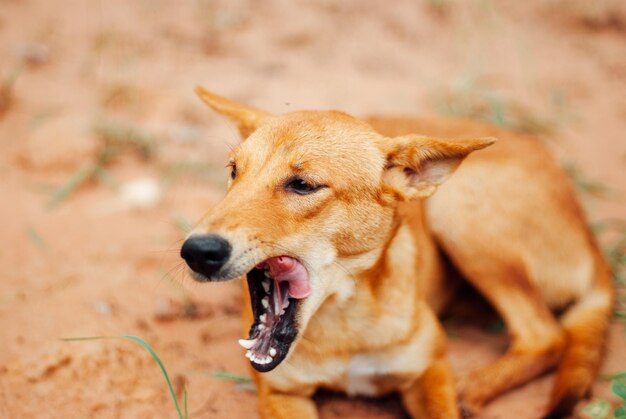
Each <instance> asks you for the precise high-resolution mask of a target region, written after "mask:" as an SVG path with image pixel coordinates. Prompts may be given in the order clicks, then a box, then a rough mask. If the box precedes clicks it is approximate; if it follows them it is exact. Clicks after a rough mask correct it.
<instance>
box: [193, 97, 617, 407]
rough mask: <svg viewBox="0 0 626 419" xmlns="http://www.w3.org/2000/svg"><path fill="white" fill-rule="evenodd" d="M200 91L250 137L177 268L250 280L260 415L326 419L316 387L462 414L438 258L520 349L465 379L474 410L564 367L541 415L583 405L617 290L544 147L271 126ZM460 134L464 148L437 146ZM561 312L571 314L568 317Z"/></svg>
mask: <svg viewBox="0 0 626 419" xmlns="http://www.w3.org/2000/svg"><path fill="white" fill-rule="evenodd" d="M198 94H199V95H200V97H201V98H202V99H203V100H204V101H205V102H206V103H207V104H208V105H209V106H211V107H212V108H213V109H215V110H216V111H217V112H220V113H222V114H224V115H226V116H228V117H230V118H231V119H233V120H234V121H235V122H237V124H238V125H239V128H240V131H241V134H242V137H243V138H244V139H245V141H244V142H243V143H242V144H241V145H240V146H239V147H238V148H237V149H235V150H234V152H233V154H232V157H231V162H230V166H231V169H232V174H231V178H232V180H231V184H230V187H229V191H228V194H227V195H226V197H225V198H224V200H223V201H222V202H221V203H220V204H219V205H217V206H216V207H215V208H213V209H212V211H211V212H210V213H209V214H208V215H207V216H206V217H205V218H204V219H203V220H202V221H201V222H200V223H199V225H198V227H197V228H196V229H195V230H194V231H193V233H191V234H190V236H189V237H188V239H187V240H186V241H185V243H184V244H183V248H182V249H181V255H182V257H183V258H184V259H185V260H186V261H187V263H188V264H189V266H190V268H191V270H192V274H193V276H194V278H195V279H197V280H199V281H223V280H229V279H233V278H238V277H241V276H245V277H246V279H247V280H246V281H244V284H245V285H247V291H248V292H245V293H244V295H246V296H249V298H246V303H245V307H246V310H245V316H244V317H245V319H244V321H245V327H246V329H249V331H248V333H247V335H248V339H246V340H241V341H240V344H241V345H242V346H243V347H244V348H246V349H247V352H246V356H247V357H248V358H249V359H250V362H251V365H252V367H253V368H254V369H255V370H256V371H258V372H260V373H262V374H258V373H256V374H255V377H256V381H257V384H258V388H259V399H260V400H259V402H260V404H259V406H260V411H261V415H262V416H263V417H265V418H270V417H272V418H292V417H293V418H309V417H310V418H313V417H316V416H317V413H316V409H315V405H314V403H313V401H312V400H311V399H310V396H311V395H312V394H313V393H314V392H315V391H316V390H317V389H318V388H327V389H331V390H338V391H345V392H347V393H348V394H364V395H369V396H378V395H382V394H385V393H389V392H399V393H400V394H401V396H402V400H403V403H404V405H405V407H406V409H407V410H408V412H409V413H410V414H411V415H412V416H413V417H428V418H452V417H457V416H458V411H457V407H456V391H455V388H454V385H455V384H454V380H453V376H452V372H451V370H450V367H449V366H448V363H447V360H446V352H445V335H444V333H443V331H442V329H441V327H440V325H439V323H438V321H437V318H436V316H435V313H436V312H438V311H439V310H441V308H442V307H443V306H444V305H445V304H446V303H447V302H448V301H449V298H450V294H451V292H450V287H448V286H447V283H446V277H447V272H446V267H445V264H444V263H443V262H442V259H441V256H440V254H439V249H441V250H443V252H445V254H446V255H447V257H448V258H449V259H450V260H451V261H452V262H453V264H454V265H455V267H456V268H457V269H458V271H459V272H461V273H462V274H463V276H464V277H465V278H466V279H467V280H468V281H470V282H471V283H472V284H473V285H474V286H475V287H476V288H477V289H478V290H479V291H480V292H481V293H482V294H483V295H484V296H485V297H486V298H487V299H488V300H489V301H490V303H491V304H492V305H493V306H494V307H495V308H496V309H497V311H498V312H499V313H500V314H501V315H502V317H503V318H504V320H505V322H506V325H507V328H508V330H509V332H510V333H511V337H512V343H511V346H510V348H509V350H508V351H507V352H506V354H504V355H503V356H502V357H501V358H500V359H498V360H497V361H496V362H495V363H493V364H492V365H489V366H487V367H485V368H482V369H479V370H478V371H475V372H473V373H471V374H469V375H468V376H466V377H463V378H462V379H461V380H460V382H459V384H458V388H459V391H460V398H461V402H462V405H463V407H464V408H465V409H466V410H467V411H470V412H471V411H473V410H476V409H478V408H479V407H480V406H481V405H483V404H484V403H485V402H487V401H488V400H490V399H491V398H493V397H495V396H496V395H498V394H500V393H502V392H503V391H505V390H507V389H510V388H512V387H514V386H517V385H520V384H522V383H525V382H527V381H529V380H530V379H532V378H533V377H535V376H537V375H539V374H541V373H542V372H544V371H546V370H548V369H550V368H553V367H554V366H556V365H559V369H558V373H557V378H556V383H555V385H554V390H553V392H552V396H551V399H550V403H549V406H548V409H547V410H546V412H547V413H550V414H566V413H569V412H571V410H572V408H573V406H574V404H575V403H576V401H577V400H579V399H580V398H581V397H584V396H585V395H586V394H587V392H588V391H589V389H590V387H591V385H592V383H593V381H594V378H595V375H596V373H597V369H598V365H599V363H600V357H601V352H602V347H603V341H604V337H605V333H606V329H607V324H608V318H609V315H610V312H611V304H612V297H613V291H612V286H611V279H610V274H609V270H608V268H607V266H606V264H605V262H604V260H603V258H602V256H601V254H600V252H599V250H598V247H597V245H596V243H595V242H594V239H593V237H592V235H591V233H590V232H589V230H588V228H587V227H586V224H585V221H584V219H583V216H582V214H581V211H580V208H579V206H578V204H577V202H576V199H575V197H574V192H573V191H572V188H571V186H570V184H569V182H568V179H567V178H566V176H565V175H564V174H563V173H562V172H561V171H560V170H559V168H558V166H557V165H556V164H555V163H554V161H553V160H552V159H551V158H550V156H549V155H548V153H547V152H546V151H545V150H544V148H543V147H542V146H541V145H540V144H539V143H538V142H535V141H533V140H530V139H526V138H520V137H516V136H514V135H511V134H510V133H506V132H502V131H499V130H497V129H495V128H492V127H488V126H484V125H481V124H476V123H471V122H465V121H463V122H459V121H453V122H448V121H446V122H438V121H421V120H413V119H393V118H390V119H385V118H372V119H371V120H370V121H369V122H370V124H371V125H370V124H367V123H365V122H363V121H360V120H358V119H355V118H353V117H351V116H348V115H346V114H344V113H341V112H335V111H329V112H314V111H303V112H292V113H288V114H285V115H280V116H274V115H271V114H269V113H266V112H263V111H260V110H258V109H254V108H251V107H248V106H245V105H242V104H238V103H235V102H233V101H230V100H228V99H225V98H222V97H219V96H217V95H214V94H212V93H209V92H207V91H205V90H203V89H201V88H199V89H198ZM412 132H416V133H423V134H427V135H428V137H424V136H419V135H413V134H410V133H412ZM459 135H463V136H464V137H466V138H467V137H468V136H469V138H471V139H465V140H451V139H437V138H434V137H431V136H438V137H456V136H459ZM485 136H488V137H485ZM492 136H497V137H499V138H500V140H499V141H498V142H497V143H496V144H494V145H491V144H493V143H494V141H495V140H494V139H492V138H491V137H492ZM490 145H491V146H490ZM487 146H490V147H488V148H486V149H485V150H482V151H480V152H477V153H473V154H472V155H471V156H470V157H468V158H467V159H466V160H465V162H464V163H463V164H462V165H461V166H460V167H459V165H460V163H461V162H462V161H463V160H464V159H465V157H466V156H467V155H468V154H469V153H471V152H472V151H475V150H479V149H482V148H485V147H487ZM457 167H458V173H457V174H456V175H455V176H454V177H453V178H452V179H450V180H449V181H448V182H446V183H445V184H444V185H441V184H442V182H444V181H445V180H446V179H447V178H448V177H449V176H450V174H451V173H452V172H453V171H454V170H455V169H457ZM440 185H441V186H440ZM436 189H439V191H438V192H437V193H436V194H435V195H433V196H432V197H431V198H430V199H428V200H426V201H425V200H424V198H426V197H429V196H430V195H431V194H432V193H433V192H434V191H435V190H436ZM551 309H560V310H565V314H564V315H563V316H562V318H561V319H560V321H557V320H556V318H555V317H554V316H553V314H552V313H551V311H550V310H551Z"/></svg>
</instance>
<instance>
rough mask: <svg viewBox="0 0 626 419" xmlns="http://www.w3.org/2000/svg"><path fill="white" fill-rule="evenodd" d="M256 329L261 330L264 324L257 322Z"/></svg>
mask: <svg viewBox="0 0 626 419" xmlns="http://www.w3.org/2000/svg"><path fill="white" fill-rule="evenodd" d="M257 329H259V330H263V329H265V325H264V324H263V323H261V324H259V325H258V326H257Z"/></svg>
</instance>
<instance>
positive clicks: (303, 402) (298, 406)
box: [259, 385, 318, 419]
mask: <svg viewBox="0 0 626 419" xmlns="http://www.w3.org/2000/svg"><path fill="white" fill-rule="evenodd" d="M259 412H260V413H261V418H263V419H317V417H318V416H317V409H316V407H315V403H314V402H313V400H311V398H309V397H306V396H298V395H292V394H286V393H279V392H276V391H274V390H272V389H270V388H269V387H268V386H266V385H261V391H260V392H259Z"/></svg>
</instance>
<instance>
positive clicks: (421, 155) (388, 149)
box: [381, 135, 496, 200]
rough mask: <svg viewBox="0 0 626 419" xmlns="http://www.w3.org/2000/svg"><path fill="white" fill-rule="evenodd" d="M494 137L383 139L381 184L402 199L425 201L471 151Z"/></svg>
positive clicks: (482, 146) (493, 139)
mask: <svg viewBox="0 0 626 419" xmlns="http://www.w3.org/2000/svg"><path fill="white" fill-rule="evenodd" d="M495 141H496V139H495V138H491V137H486V138H476V139H438V138H429V137H423V136H419V135H407V136H402V137H395V138H385V140H384V141H383V143H382V144H381V148H382V150H383V152H384V153H385V155H386V158H387V164H386V167H385V172H384V174H383V181H384V182H385V183H386V184H388V185H389V186H391V187H393V188H394V189H395V190H396V191H397V192H398V193H399V194H400V196H401V197H402V198H404V199H407V200H410V199H416V198H426V197H428V196H430V195H432V194H433V192H435V190H436V189H437V186H439V185H441V184H442V183H443V182H444V181H445V180H446V179H448V177H450V175H451V174H452V173H453V172H454V171H455V170H456V168H457V167H458V166H459V164H461V162H462V161H463V159H464V158H465V157H467V155H468V154H469V153H471V152H472V151H476V150H480V149H481V148H485V147H487V146H489V145H491V144H493V143H494V142H495Z"/></svg>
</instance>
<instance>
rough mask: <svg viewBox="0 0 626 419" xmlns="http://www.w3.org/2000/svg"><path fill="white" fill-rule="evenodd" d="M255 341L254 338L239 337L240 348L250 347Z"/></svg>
mask: <svg viewBox="0 0 626 419" xmlns="http://www.w3.org/2000/svg"><path fill="white" fill-rule="evenodd" d="M255 343H256V339H249V340H246V339H239V344H240V345H241V347H242V348H244V349H250V348H252V347H253V346H254V344H255Z"/></svg>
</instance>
